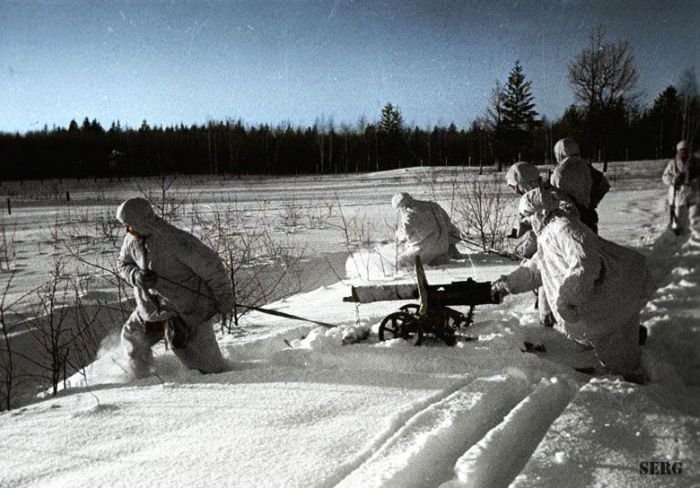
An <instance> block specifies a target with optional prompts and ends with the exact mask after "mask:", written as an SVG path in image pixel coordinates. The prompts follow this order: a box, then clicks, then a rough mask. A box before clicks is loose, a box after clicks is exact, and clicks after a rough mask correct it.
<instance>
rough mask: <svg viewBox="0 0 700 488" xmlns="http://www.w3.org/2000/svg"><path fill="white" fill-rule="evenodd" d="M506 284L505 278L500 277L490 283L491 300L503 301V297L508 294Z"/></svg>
mask: <svg viewBox="0 0 700 488" xmlns="http://www.w3.org/2000/svg"><path fill="white" fill-rule="evenodd" d="M508 294H509V292H508V286H507V282H506V279H505V278H504V277H501V278H499V279H497V280H496V281H494V282H493V283H492V284H491V300H492V301H493V303H501V302H503V298H505V297H506V296H508Z"/></svg>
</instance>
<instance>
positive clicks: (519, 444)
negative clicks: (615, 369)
mask: <svg viewBox="0 0 700 488" xmlns="http://www.w3.org/2000/svg"><path fill="white" fill-rule="evenodd" d="M662 168H663V162H645V163H643V164H639V165H632V164H622V163H620V164H615V165H613V166H612V169H611V171H610V172H609V174H608V175H609V177H610V179H611V180H612V184H613V190H612V191H611V193H610V194H609V195H608V196H607V197H606V198H605V199H604V200H603V203H602V205H601V209H600V213H601V225H600V228H601V235H602V236H603V237H605V238H608V239H611V240H614V241H616V242H618V243H622V244H625V245H627V246H630V247H634V248H636V249H639V250H640V251H642V252H643V253H644V254H646V255H647V256H648V259H649V262H650V265H651V267H652V271H653V274H654V277H655V278H656V280H657V282H658V291H657V293H656V295H655V296H654V298H653V299H652V300H651V301H650V302H649V304H648V305H647V307H646V308H645V310H644V312H643V316H642V319H643V323H644V324H645V325H646V326H647V328H648V329H649V339H648V342H647V346H645V348H644V362H645V364H646V365H647V367H648V369H649V371H650V373H651V375H652V382H651V383H650V384H649V385H647V386H638V385H634V384H629V383H625V382H623V381H621V380H619V379H618V378H613V377H603V378H591V377H589V376H586V375H583V374H580V373H577V372H575V371H574V370H573V367H574V366H575V367H579V366H590V365H592V364H593V357H592V355H591V353H590V351H585V350H582V349H580V348H579V347H578V346H577V345H575V344H573V343H571V342H569V341H567V340H566V339H565V338H564V336H563V335H561V334H560V333H559V332H557V331H556V330H553V329H545V328H543V327H541V326H539V325H538V321H537V312H536V310H534V309H533V304H534V297H533V296H532V295H531V294H523V295H519V296H515V297H508V298H507V299H506V301H505V303H503V304H501V305H489V306H480V307H477V308H476V314H475V322H474V325H473V326H472V327H471V328H469V329H467V330H466V331H465V333H466V334H468V335H469V336H471V337H473V338H478V340H476V341H468V342H467V341H460V342H458V344H457V346H455V347H447V346H445V345H444V344H443V343H441V342H439V341H431V340H428V341H427V344H425V345H424V346H423V347H414V346H411V345H409V344H407V343H405V342H404V341H402V340H393V341H387V342H383V343H382V342H379V341H378V338H377V335H376V328H377V326H378V324H379V322H380V321H381V319H382V318H383V317H384V316H385V315H387V314H389V313H390V312H393V311H395V310H397V309H398V307H399V306H400V305H402V304H403V303H404V302H377V303H373V304H363V305H359V306H357V305H355V304H352V303H345V302H343V301H342V298H343V297H344V296H347V295H349V291H350V285H351V284H367V282H366V281H365V280H363V279H362V278H359V277H358V278H353V279H348V278H346V264H347V265H348V268H349V270H350V271H352V269H353V267H355V268H357V267H358V266H357V265H355V261H353V260H352V259H351V260H350V261H348V262H347V263H346V259H347V258H348V252H349V250H351V249H352V247H350V246H348V242H347V241H348V239H347V238H346V236H345V231H344V230H342V229H340V228H339V226H338V224H339V222H340V221H341V218H340V217H339V216H338V214H337V213H336V214H334V216H333V217H330V218H328V219H326V222H325V223H324V224H323V225H321V224H320V223H318V221H317V223H316V224H314V223H313V222H312V219H310V218H309V215H312V216H313V215H318V214H315V212H317V209H321V208H322V207H323V205H324V202H328V203H330V202H335V204H339V205H340V206H341V207H342V209H343V212H344V213H343V215H344V217H343V218H344V219H345V220H346V221H347V220H350V219H352V218H353V217H357V219H356V221H355V222H357V223H358V225H357V227H356V228H355V230H354V232H355V233H356V234H357V236H356V237H357V239H356V241H358V242H355V243H353V244H359V242H367V243H369V244H370V247H373V246H374V245H377V244H380V243H381V242H383V241H385V240H387V239H389V238H390V237H391V233H392V230H391V226H392V225H395V221H396V217H395V213H394V211H393V210H392V209H391V206H390V203H389V202H390V199H391V195H392V194H393V193H395V192H396V191H409V192H411V193H413V194H414V196H416V197H418V198H423V197H425V198H433V197H435V196H437V198H438V200H439V201H440V202H441V203H442V204H443V205H444V206H446V207H447V206H448V205H449V202H450V196H449V195H450V189H451V186H450V181H454V180H453V179H452V178H451V172H454V171H458V170H456V169H451V168H446V169H422V168H413V169H407V170H400V171H394V172H385V173H378V174H370V175H362V176H342V177H324V178H323V179H321V180H319V179H313V178H297V179H271V180H255V181H233V182H226V183H223V182H211V181H208V182H204V181H201V182H194V183H193V184H192V185H190V186H188V187H187V188H186V189H183V190H182V191H183V192H185V191H186V192H188V199H189V200H190V201H195V202H197V205H201V206H202V208H206V206H210V207H211V206H214V205H223V204H226V203H227V202H231V201H232V199H233V198H235V200H236V205H238V206H239V207H240V208H242V209H243V214H244V216H245V218H246V219H247V221H248V222H249V223H250V225H253V223H255V222H258V223H259V222H261V220H260V218H261V215H262V219H263V220H265V221H266V222H268V223H270V225H271V226H272V227H273V228H274V232H275V233H276V237H277V238H279V239H285V242H288V243H289V246H290V248H294V249H299V248H300V247H301V246H305V250H306V252H305V257H304V261H303V263H304V266H303V268H304V272H303V280H302V281H303V283H302V285H301V287H300V290H301V291H302V292H301V293H298V294H295V295H293V296H290V297H287V298H285V299H282V300H279V301H277V302H275V303H272V304H270V305H269V307H270V308H274V309H277V310H280V311H284V312H288V313H293V314H297V315H301V316H305V317H308V318H311V319H315V320H321V321H324V322H330V323H333V324H338V325H339V326H340V327H339V328H336V329H323V328H315V327H314V326H309V325H308V324H304V323H301V322H293V321H290V320H287V319H283V318H277V317H270V316H266V315H262V314H259V313H250V314H247V315H246V316H244V317H243V321H242V325H241V327H240V328H238V329H237V330H236V331H235V332H236V333H235V334H225V335H224V334H222V335H221V336H220V338H219V342H220V345H221V347H222V350H223V351H224V354H225V356H226V357H227V359H228V360H229V361H230V362H231V365H232V371H230V372H227V373H223V374H219V375H207V376H204V375H201V374H199V373H196V372H192V371H187V370H184V369H183V368H182V366H181V365H180V364H179V362H178V361H177V360H176V359H175V357H174V356H173V354H172V352H171V351H166V350H164V348H163V347H162V345H159V346H157V347H156V351H157V358H156V361H157V366H158V376H157V377H152V378H148V379H145V380H141V381H136V382H130V381H129V380H128V378H127V376H126V375H125V373H124V370H123V367H122V365H123V357H122V355H121V352H120V350H119V347H118V340H116V337H115V335H114V333H115V332H116V331H118V328H119V325H120V323H119V322H118V316H119V313H118V311H113V312H112V313H113V315H114V316H111V315H110V314H108V313H105V315H104V322H105V323H106V331H105V334H106V335H107V338H106V339H105V341H104V342H103V347H102V348H101V350H100V352H99V357H98V358H97V360H95V361H94V362H93V363H92V364H91V365H89V366H88V367H87V368H86V369H85V370H84V371H83V372H81V373H79V374H76V375H74V376H73V377H72V378H70V380H69V382H68V385H67V388H66V389H65V390H63V391H61V392H60V393H59V395H58V396H56V397H48V398H45V399H44V400H41V401H37V402H34V403H32V404H29V405H26V406H25V407H22V408H19V409H15V410H11V411H9V412H5V413H1V414H0V452H1V453H2V455H0V486H2V487H5V486H8V487H52V486H55V487H86V488H87V487H94V486H110V487H113V486H123V487H133V486H148V487H156V486H164V487H165V486H194V487H212V486H222V487H229V486H239V487H251V486H257V487H293V486H298V487H331V486H339V487H362V488H364V487H401V488H404V487H445V488H448V487H463V486H473V487H489V488H490V487H499V486H504V487H505V486H517V487H540V486H551V487H565V486H566V487H568V486H624V487H626V486H630V487H637V486H685V487H693V486H696V487H697V486H700V293H698V289H699V287H700V236H692V237H690V238H676V237H675V236H672V235H670V234H669V233H668V232H664V230H665V225H666V222H667V210H666V208H665V205H664V202H663V198H664V195H665V188H664V187H663V186H662V185H661V182H660V174H661V170H662ZM499 177H500V176H499ZM6 185H7V184H6V183H3V185H2V187H0V190H3V189H5V190H6ZM130 185H132V186H131V187H130ZM81 188H83V187H80V188H71V189H70V191H71V206H72V207H71V211H72V212H73V215H75V212H76V210H75V209H76V208H83V207H84V208H88V209H90V210H89V212H90V215H100V212H103V211H104V212H106V213H109V212H111V213H113V211H114V209H115V208H116V204H118V203H119V201H120V200H122V199H124V198H126V197H129V196H136V195H138V194H139V190H138V189H135V188H134V187H133V184H131V183H123V184H121V186H119V185H115V187H114V188H111V187H110V188H109V189H107V188H105V189H104V190H102V191H101V192H97V191H96V190H95V188H92V189H90V188H91V187H90V186H89V185H88V186H85V187H84V188H85V189H81ZM63 191H64V190H63V189H62V190H61V192H63ZM81 192H82V193H81ZM13 198H17V200H18V202H19V200H20V197H19V196H17V197H13ZM290 201H293V202H294V207H295V208H296V209H298V208H301V209H305V210H303V211H301V212H300V214H301V215H302V217H300V218H299V219H298V220H297V221H296V222H292V221H290V220H289V216H290V212H291V211H292V210H295V208H290V206H289V202H290ZM513 203H515V199H513ZM66 210H67V209H66V205H65V204H61V205H56V204H55V203H48V204H47V202H43V201H37V200H33V201H26V202H25V204H24V205H22V204H20V203H18V204H17V206H16V208H15V209H13V214H12V218H13V219H16V220H15V221H16V222H17V224H16V226H17V231H16V234H15V236H16V239H17V241H18V242H17V257H16V264H17V266H18V272H17V274H16V280H17V281H16V283H17V290H13V293H16V294H17V295H14V296H15V297H18V296H21V294H22V293H26V292H27V291H29V290H31V289H32V288H33V287H35V286H36V285H37V284H39V282H40V281H42V280H44V279H46V276H48V275H49V270H50V268H51V266H50V263H51V259H50V257H51V255H52V253H55V254H60V255H63V254H65V253H66V252H67V251H66V250H65V247H61V246H60V245H59V246H57V245H54V244H55V242H54V241H55V240H54V239H52V238H51V236H50V227H51V226H52V224H53V223H54V222H55V220H56V219H62V222H63V223H62V225H63V226H64V227H66V226H68V222H67V220H68V219H67V215H66ZM83 211H84V210H83ZM318 212H321V210H318ZM110 215H111V214H110ZM4 218H5V222H6V223H7V222H8V219H9V216H5V217H4ZM70 218H71V219H74V217H73V216H71V217H70ZM84 220H86V221H90V220H94V219H93V218H92V217H90V218H86V219H84ZM186 220H187V214H186V213H185V215H184V217H183V221H186ZM322 220H323V219H322ZM294 223H296V225H290V224H294ZM360 223H362V225H359V224H360ZM13 225H14V224H13ZM334 225H335V226H334ZM340 227H343V226H342V225H341V226H340ZM344 228H345V229H347V228H348V226H344ZM363 229H364V230H363ZM47 233H48V234H49V235H48V237H47V238H46V240H45V241H46V242H51V244H42V243H41V242H40V243H39V244H37V240H38V241H41V238H40V236H46V235H47ZM120 236H121V235H120V234H119V238H118V239H116V240H115V242H109V243H108V244H105V243H104V242H102V241H99V240H98V239H95V240H94V242H93V241H92V240H89V239H87V237H84V238H83V239H84V241H87V244H86V245H85V246H84V248H83V250H82V252H84V253H85V254H84V255H85V256H87V258H89V259H97V258H98V257H99V256H101V255H102V256H107V257H108V256H111V255H112V254H114V253H116V252H117V251H118V245H119V244H118V243H119V241H120ZM57 237H58V238H60V239H61V243H62V245H66V244H68V245H70V243H71V242H72V239H75V237H71V236H70V235H66V234H65V233H64V234H62V235H61V236H57ZM286 239H289V240H286ZM42 246H46V248H45V247H42ZM42 249H45V250H46V249H48V250H46V253H47V254H45V255H43V254H41V250H42ZM460 250H462V251H463V252H466V251H468V249H467V248H466V247H460ZM472 251H473V250H472ZM62 253H63V254H62ZM515 265H516V263H513V262H512V261H509V260H507V259H504V258H501V257H498V256H493V255H487V254H480V253H476V252H473V253H472V254H471V255H470V256H469V258H468V259H464V260H462V261H453V262H451V263H450V264H449V265H445V266H441V267H435V268H427V269H426V271H427V278H428V281H429V282H430V283H447V282H451V281H457V280H465V279H467V278H469V277H471V278H474V279H475V280H477V281H485V280H494V279H496V278H498V277H499V276H500V275H501V274H504V273H507V272H509V271H510V270H512V269H513V268H514V266H515ZM359 267H362V266H359ZM364 269H365V271H367V270H368V269H369V268H368V267H365V268H364ZM370 271H372V273H370V277H371V278H372V281H371V282H372V283H382V284H385V283H393V282H411V281H412V280H413V279H414V277H413V273H412V272H410V271H408V270H405V271H400V272H398V273H395V274H391V273H388V274H389V275H390V276H384V274H385V273H383V272H382V270H381V269H371V270H370ZM92 274H93V275H95V274H98V273H95V272H94V270H93V272H92ZM360 274H362V273H360ZM365 274H366V273H365ZM7 276H8V275H7V273H3V274H2V275H0V279H2V280H7ZM95 280H96V282H95V284H94V285H93V286H92V287H91V288H90V293H88V294H86V297H87V298H88V299H89V300H90V303H91V304H93V305H94V306H98V305H99V304H100V303H110V304H114V303H115V301H114V300H115V298H118V297H116V296H115V295H114V293H113V291H111V290H110V289H109V287H108V286H107V284H106V283H101V284H100V283H98V282H97V281H98V280H97V279H95ZM6 282H7V281H3V282H2V283H0V284H3V285H5V284H6ZM455 308H458V309H460V310H461V311H465V310H464V309H463V308H460V307H455ZM27 310H29V308H25V309H24V312H25V313H27ZM17 317H19V315H17ZM32 326H33V325H32V324H29V325H28V327H32ZM368 328H369V329H370V330H371V331H372V333H371V334H370V336H369V339H367V340H365V341H362V342H359V343H356V344H349V345H343V338H344V337H345V336H347V335H348V334H353V333H354V334H357V333H359V332H361V331H363V330H366V329H368ZM17 334H18V337H20V338H21V337H23V336H26V337H29V333H28V332H26V331H25V332H22V331H21V330H20V331H19V332H17ZM524 341H529V342H532V343H535V344H544V345H545V346H546V352H545V353H539V354H533V353H523V352H521V350H520V348H521V347H522V345H523V342H524ZM652 461H654V462H668V463H669V464H668V467H670V466H672V465H673V466H674V471H675V472H676V474H674V473H670V474H641V473H640V463H648V462H652ZM673 463H676V464H673ZM679 463H681V464H679ZM658 466H663V467H666V465H657V468H658ZM679 467H680V469H681V473H678V468H679ZM669 471H670V470H669Z"/></svg>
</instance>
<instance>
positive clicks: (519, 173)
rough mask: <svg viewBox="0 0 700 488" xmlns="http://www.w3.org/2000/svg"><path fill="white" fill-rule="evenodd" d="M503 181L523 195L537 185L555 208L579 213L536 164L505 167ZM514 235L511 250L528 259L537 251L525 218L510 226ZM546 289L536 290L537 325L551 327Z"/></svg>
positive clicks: (553, 319) (571, 214)
mask: <svg viewBox="0 0 700 488" xmlns="http://www.w3.org/2000/svg"><path fill="white" fill-rule="evenodd" d="M506 184H507V185H508V186H509V187H510V188H511V189H512V190H513V191H514V192H515V194H516V195H519V196H521V197H522V196H523V195H525V194H526V193H527V192H529V191H531V190H534V189H535V188H540V189H542V190H543V191H546V192H549V193H551V194H552V195H553V196H554V197H555V198H556V199H557V200H558V201H559V210H561V212H563V213H564V214H565V215H567V216H568V217H571V218H572V219H578V218H579V214H578V210H577V209H576V206H575V205H574V203H573V202H572V201H571V199H570V198H569V197H568V196H567V195H566V194H565V193H564V192H562V191H560V190H558V189H557V188H555V187H553V186H552V185H551V184H550V183H549V182H547V181H543V180H542V178H541V177H540V171H539V170H538V169H537V166H535V165H533V164H530V163H526V162H524V161H520V162H517V163H515V164H514V165H513V166H511V167H510V168H509V169H508V172H507V173H506ZM511 235H512V236H513V237H514V238H517V239H518V241H517V244H516V246H515V253H516V255H518V256H519V257H521V258H525V259H530V258H531V257H532V256H534V254H535V253H536V252H537V234H536V233H535V231H533V230H532V226H531V225H530V224H529V222H528V220H527V219H520V220H519V222H518V227H517V228H516V229H513V233H512V234H511ZM546 293H547V292H546V291H545V289H544V288H543V287H540V288H539V289H537V291H536V294H537V309H538V310H539V314H540V324H542V325H544V326H545V327H553V326H554V324H555V323H556V319H555V318H554V314H552V310H551V307H550V306H549V301H548V300H547V294H546Z"/></svg>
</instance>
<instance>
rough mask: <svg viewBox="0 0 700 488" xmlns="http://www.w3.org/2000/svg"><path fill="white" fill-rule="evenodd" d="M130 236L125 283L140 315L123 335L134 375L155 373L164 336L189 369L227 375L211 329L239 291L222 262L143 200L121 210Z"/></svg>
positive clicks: (122, 259)
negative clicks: (157, 349)
mask: <svg viewBox="0 0 700 488" xmlns="http://www.w3.org/2000/svg"><path fill="white" fill-rule="evenodd" d="M117 219H118V220H119V221H120V222H121V223H122V224H124V225H125V226H126V231H127V235H126V237H125V238H124V243H123V245H122V248H121V252H120V253H119V271H120V273H121V276H122V277H123V278H124V279H125V280H126V281H127V282H128V283H129V284H130V285H132V286H133V287H134V296H135V299H136V309H135V310H134V312H133V313H132V314H131V316H130V317H129V319H128V320H127V322H126V323H125V324H124V326H123V328H122V345H123V346H124V348H125V350H126V352H127V354H128V356H129V366H130V369H131V371H130V372H131V374H132V375H133V376H134V377H135V378H141V377H145V376H148V375H150V374H152V373H153V353H152V351H151V347H152V346H153V345H155V344H156V343H157V342H158V341H160V340H161V339H163V338H164V337H165V339H166V341H167V342H168V344H169V345H170V347H171V348H172V350H173V352H174V353H175V355H176V356H177V357H178V358H179V359H180V361H182V363H183V364H184V365H185V366H187V367H188V368H191V369H198V370H199V371H201V372H202V373H217V372H221V371H224V370H225V369H226V363H225V361H224V358H223V357H222V355H221V351H220V350H219V346H218V344H217V342H216V337H215V334H214V329H213V324H212V322H213V319H214V317H215V316H216V314H217V313H218V314H228V313H230V311H231V310H232V308H233V288H232V286H231V280H230V278H229V275H228V273H227V272H226V268H225V267H224V265H223V263H222V262H221V259H220V258H219V256H218V255H217V254H216V253H215V252H214V251H213V250H211V249H210V248H208V247H207V246H205V245H204V244H203V243H202V242H200V241H199V240H198V239H197V238H196V237H194V236H192V235H191V234H189V233H188V232H185V231H183V230H180V229H178V228H176V227H174V226H172V225H170V224H169V223H167V222H166V221H164V220H163V219H161V218H160V217H158V216H157V215H155V213H154V212H153V209H152V207H151V205H150V203H149V202H148V201H147V200H144V199H143V198H131V199H129V200H127V201H125V202H124V203H122V204H121V205H120V206H119V209H118V210H117Z"/></svg>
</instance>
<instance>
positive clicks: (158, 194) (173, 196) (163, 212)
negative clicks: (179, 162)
mask: <svg viewBox="0 0 700 488" xmlns="http://www.w3.org/2000/svg"><path fill="white" fill-rule="evenodd" d="M176 181H177V176H175V175H166V174H161V175H160V176H159V177H158V179H157V186H156V187H155V188H147V187H143V186H141V185H140V184H137V185H136V186H137V188H138V189H139V191H140V192H141V195H142V196H143V198H145V199H146V200H148V201H149V202H151V205H153V209H154V210H155V212H156V214H158V215H159V216H160V217H161V218H163V219H166V220H168V221H172V220H176V219H177V218H178V217H179V216H180V213H181V212H182V210H184V207H185V204H186V203H187V201H188V197H189V190H187V191H185V192H184V193H183V192H182V191H176V188H175V182H176Z"/></svg>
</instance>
